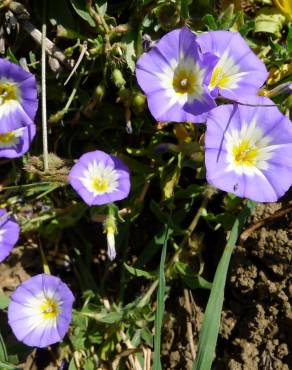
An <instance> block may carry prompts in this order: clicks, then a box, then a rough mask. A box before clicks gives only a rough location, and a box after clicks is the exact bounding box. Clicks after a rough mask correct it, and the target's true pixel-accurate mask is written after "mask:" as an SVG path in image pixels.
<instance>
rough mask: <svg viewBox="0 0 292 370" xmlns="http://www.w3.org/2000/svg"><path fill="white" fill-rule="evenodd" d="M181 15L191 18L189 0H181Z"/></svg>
mask: <svg viewBox="0 0 292 370" xmlns="http://www.w3.org/2000/svg"><path fill="white" fill-rule="evenodd" d="M180 15H181V17H182V18H184V19H186V18H189V16H190V15H189V0H180Z"/></svg>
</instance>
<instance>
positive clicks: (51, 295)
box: [8, 274, 74, 348]
mask: <svg viewBox="0 0 292 370" xmlns="http://www.w3.org/2000/svg"><path fill="white" fill-rule="evenodd" d="M73 302H74V296H73V294H72V292H71V290H70V289H69V288H68V286H67V285H66V284H65V283H63V282H62V280H61V279H59V278H58V277H55V276H52V275H47V274H39V275H36V276H33V277H32V278H30V279H28V280H27V281H25V282H24V283H22V284H21V285H19V286H18V287H17V289H16V290H15V292H14V293H13V294H12V296H11V301H10V303H9V306H8V320H9V325H10V326H11V329H12V331H13V333H14V335H15V336H16V338H17V339H18V340H19V341H21V342H23V343H25V344H26V345H28V346H32V347H40V348H43V347H47V346H49V345H51V344H53V343H56V342H59V341H61V340H62V339H63V338H64V336H65V334H66V332H67V329H68V326H69V324H70V322H71V317H72V305H73Z"/></svg>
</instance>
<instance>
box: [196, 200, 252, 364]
mask: <svg viewBox="0 0 292 370" xmlns="http://www.w3.org/2000/svg"><path fill="white" fill-rule="evenodd" d="M252 207H253V204H252V202H248V204H247V206H246V207H245V208H244V209H243V210H242V211H241V212H240V214H239V216H238V217H237V218H236V220H235V222H234V224H233V227H232V230H231V232H230V235H229V238H228V241H227V244H226V246H225V249H224V252H223V255H222V257H221V259H220V262H219V264H218V267H217V270H216V273H215V277H214V281H213V286H212V289H211V293H210V296H209V300H208V303H207V307H206V310H205V314H204V320H203V324H202V329H201V332H200V337H199V348H198V352H197V357H196V360H195V361H194V364H193V370H210V369H211V366H212V362H213V359H214V353H215V348H216V343H217V337H218V333H219V327H220V318H221V311H222V306H223V300H224V287H225V282H226V276H227V271H228V266H229V262H230V258H231V254H232V251H233V248H234V246H235V243H236V241H237V239H238V236H239V234H240V232H241V230H242V227H243V225H244V223H245V220H246V218H247V217H248V215H249V213H250V210H251V209H252Z"/></svg>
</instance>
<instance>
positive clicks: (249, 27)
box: [239, 20, 255, 37]
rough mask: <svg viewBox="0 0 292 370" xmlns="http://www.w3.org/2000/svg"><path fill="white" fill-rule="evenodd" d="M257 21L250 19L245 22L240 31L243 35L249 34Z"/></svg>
mask: <svg viewBox="0 0 292 370" xmlns="http://www.w3.org/2000/svg"><path fill="white" fill-rule="evenodd" d="M254 26H255V21H254V20H250V21H247V22H245V23H244V25H243V26H242V27H241V28H240V30H239V32H240V34H241V36H242V37H245V36H247V34H248V33H249V32H250V31H252V30H253V29H254Z"/></svg>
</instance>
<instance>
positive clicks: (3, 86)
mask: <svg viewBox="0 0 292 370" xmlns="http://www.w3.org/2000/svg"><path fill="white" fill-rule="evenodd" d="M10 100H17V87H16V86H15V85H14V84H13V83H9V82H2V83H1V82H0V104H5V103H7V102H9V101H10Z"/></svg>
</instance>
